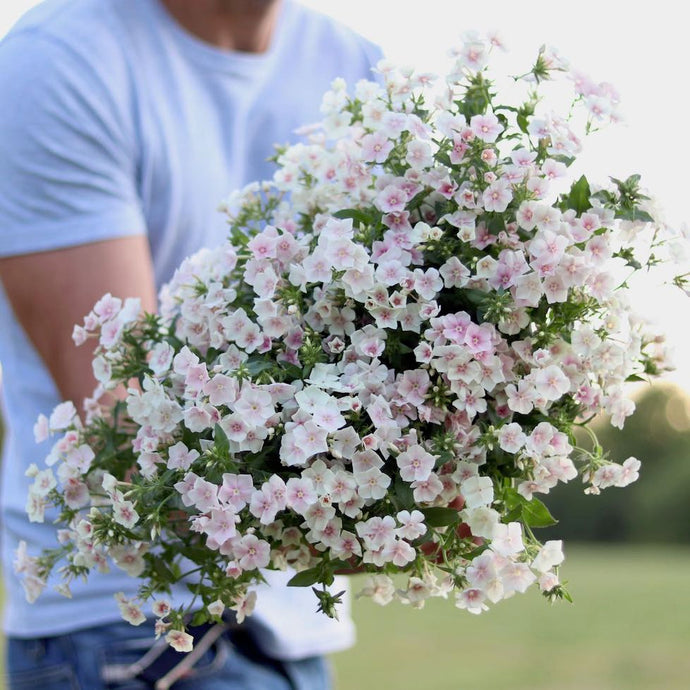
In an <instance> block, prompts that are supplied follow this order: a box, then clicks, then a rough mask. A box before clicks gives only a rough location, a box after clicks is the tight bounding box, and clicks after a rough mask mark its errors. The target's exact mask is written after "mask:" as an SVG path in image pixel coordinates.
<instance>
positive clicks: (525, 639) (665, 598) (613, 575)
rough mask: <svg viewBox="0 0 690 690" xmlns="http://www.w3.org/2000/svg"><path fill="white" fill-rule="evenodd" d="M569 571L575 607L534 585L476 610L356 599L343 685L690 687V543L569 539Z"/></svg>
mask: <svg viewBox="0 0 690 690" xmlns="http://www.w3.org/2000/svg"><path fill="white" fill-rule="evenodd" d="M562 576H563V578H564V579H565V580H568V581H569V585H568V589H569V591H570V593H571V595H572V596H573V599H574V604H568V603H567V602H562V603H557V604H554V605H549V604H548V603H547V602H546V601H545V600H543V598H542V597H541V596H540V595H539V594H538V593H536V592H531V593H528V594H525V595H517V596H515V597H513V598H512V599H510V600H508V601H505V602H501V603H500V604H499V605H498V606H496V607H495V608H494V609H493V610H490V611H488V612H486V613H484V614H482V615H481V616H473V615H471V614H467V613H466V612H465V611H460V610H458V609H456V608H455V607H454V606H453V603H452V602H451V601H444V600H437V601H431V602H429V603H428V604H427V606H426V608H425V610H423V611H414V610H411V609H409V608H407V607H404V606H402V605H400V604H391V605H390V606H388V607H383V608H381V607H379V606H377V605H375V604H373V603H372V602H371V601H370V600H368V599H360V600H357V601H356V602H355V604H354V614H355V620H356V622H357V625H358V631H359V633H358V634H359V640H358V643H357V645H356V647H355V648H354V649H352V650H349V651H347V652H344V653H341V654H338V655H335V656H334V658H333V662H334V666H335V673H336V681H337V686H336V687H337V690H369V689H378V688H381V689H383V688H395V690H417V689H423V690H498V689H503V688H510V689H511V690H527V689H529V690H688V688H690V549H687V548H679V547H668V548H659V549H651V548H643V547H621V546H586V547H573V546H572V545H567V547H566V562H565V564H564V568H563V571H562ZM359 582H361V580H359ZM353 584H354V588H353V589H354V591H357V585H358V578H355V580H354V583H353Z"/></svg>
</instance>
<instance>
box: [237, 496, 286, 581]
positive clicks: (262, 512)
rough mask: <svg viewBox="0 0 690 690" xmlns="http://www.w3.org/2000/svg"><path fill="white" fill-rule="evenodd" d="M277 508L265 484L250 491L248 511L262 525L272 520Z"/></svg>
mask: <svg viewBox="0 0 690 690" xmlns="http://www.w3.org/2000/svg"><path fill="white" fill-rule="evenodd" d="M279 509H280V508H279V506H278V503H277V502H276V500H275V499H274V497H273V494H272V492H271V491H270V489H269V488H268V487H267V486H266V485H264V486H262V487H261V489H258V490H254V491H252V495H251V498H250V499H249V512H250V513H251V514H252V515H253V516H254V517H256V518H258V519H259V522H260V523H261V524H262V525H268V524H270V523H271V522H273V520H275V517H276V513H277V512H278V510H279ZM242 567H244V566H242Z"/></svg>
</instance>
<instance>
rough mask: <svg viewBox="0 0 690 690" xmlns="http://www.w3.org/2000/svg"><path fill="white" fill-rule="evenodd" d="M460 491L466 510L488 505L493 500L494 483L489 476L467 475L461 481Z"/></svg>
mask: <svg viewBox="0 0 690 690" xmlns="http://www.w3.org/2000/svg"><path fill="white" fill-rule="evenodd" d="M460 493H461V494H462V496H463V498H464V499H465V507H466V508H467V509H468V510H471V509H472V508H477V507H478V506H489V505H491V503H492V502H493V500H494V485H493V482H492V481H491V478H490V477H480V476H475V477H469V478H468V479H466V480H465V481H464V482H462V483H461V485H460Z"/></svg>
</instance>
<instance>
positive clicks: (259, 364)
mask: <svg viewBox="0 0 690 690" xmlns="http://www.w3.org/2000/svg"><path fill="white" fill-rule="evenodd" d="M244 366H245V367H246V368H247V371H248V372H249V373H250V374H251V375H252V376H254V377H256V376H257V375H258V374H260V373H261V372H262V371H266V369H271V368H272V367H274V366H275V362H273V361H271V360H270V359H264V358H263V357H250V358H249V359H248V360H247V361H246V362H245V364H244Z"/></svg>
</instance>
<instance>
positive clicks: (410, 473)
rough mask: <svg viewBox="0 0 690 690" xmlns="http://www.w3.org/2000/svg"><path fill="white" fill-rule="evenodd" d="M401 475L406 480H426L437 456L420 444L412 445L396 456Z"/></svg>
mask: <svg viewBox="0 0 690 690" xmlns="http://www.w3.org/2000/svg"><path fill="white" fill-rule="evenodd" d="M396 462H397V464H398V467H399V468H400V477H401V478H402V479H403V480H404V481H406V482H413V481H420V480H425V479H427V478H428V477H429V475H430V474H431V471H432V470H433V469H434V465H435V464H436V458H435V457H434V456H433V455H431V453H427V452H426V451H425V450H424V448H422V446H420V445H414V446H410V447H409V448H408V449H407V450H406V451H404V452H402V453H400V455H398V457H397V458H396Z"/></svg>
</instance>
